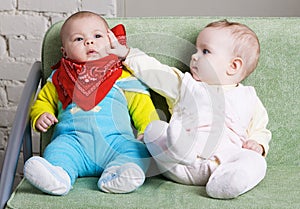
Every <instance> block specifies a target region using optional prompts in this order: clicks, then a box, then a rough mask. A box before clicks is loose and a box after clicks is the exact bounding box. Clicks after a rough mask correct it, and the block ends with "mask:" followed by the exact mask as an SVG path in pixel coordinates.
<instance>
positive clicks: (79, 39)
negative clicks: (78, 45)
mask: <svg viewBox="0 0 300 209" xmlns="http://www.w3.org/2000/svg"><path fill="white" fill-rule="evenodd" d="M82 40H83V38H81V37H77V38H75V41H82Z"/></svg>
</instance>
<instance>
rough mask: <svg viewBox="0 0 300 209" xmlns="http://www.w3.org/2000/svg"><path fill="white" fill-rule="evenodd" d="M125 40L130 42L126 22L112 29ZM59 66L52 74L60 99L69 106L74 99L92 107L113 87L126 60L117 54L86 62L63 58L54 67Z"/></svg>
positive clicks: (85, 108)
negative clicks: (125, 26)
mask: <svg viewBox="0 0 300 209" xmlns="http://www.w3.org/2000/svg"><path fill="white" fill-rule="evenodd" d="M111 30H112V32H113V33H114V34H115V36H116V37H117V39H118V41H119V42H120V43H121V44H124V45H125V44H126V32H125V28H124V26H123V25H121V24H120V25H117V26H116V27H114V28H112V29H111ZM52 68H53V69H57V70H56V71H55V73H54V74H53V76H52V82H53V84H54V85H55V87H56V90H57V93H58V99H59V100H60V101H61V103H62V105H63V109H65V108H66V107H67V106H68V105H69V104H70V103H71V102H74V103H76V104H77V105H78V106H79V107H80V108H81V109H83V110H85V111H88V110H91V109H92V108H93V107H95V106H96V105H97V104H98V103H99V102H100V101H101V100H102V99H103V98H104V97H105V96H106V95H107V93H108V92H109V91H110V89H111V88H112V86H113V85H114V83H115V81H116V80H117V79H118V78H119V77H120V76H121V74H122V64H121V61H120V60H119V59H118V57H117V56H116V55H109V56H106V57H103V58H101V59H98V60H92V61H87V62H84V63H79V62H72V61H71V60H67V59H65V58H62V59H61V60H60V62H59V63H58V64H57V65H55V66H54V67H52Z"/></svg>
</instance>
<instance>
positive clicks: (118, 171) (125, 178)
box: [98, 163, 145, 193]
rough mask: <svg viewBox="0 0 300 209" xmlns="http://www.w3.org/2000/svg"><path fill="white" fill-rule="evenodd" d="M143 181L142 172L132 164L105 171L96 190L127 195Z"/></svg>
mask: <svg viewBox="0 0 300 209" xmlns="http://www.w3.org/2000/svg"><path fill="white" fill-rule="evenodd" d="M144 181H145V174H144V172H143V170H142V169H141V168H140V167H139V166H138V165H136V164H134V163H126V164H124V165H122V166H112V167H110V168H108V169H106V170H105V171H104V172H103V174H102V176H101V177H100V179H99V181H98V188H99V189H100V190H101V191H103V192H107V193H129V192H132V191H134V190H136V189H137V188H138V187H140V186H141V185H142V184H143V183H144Z"/></svg>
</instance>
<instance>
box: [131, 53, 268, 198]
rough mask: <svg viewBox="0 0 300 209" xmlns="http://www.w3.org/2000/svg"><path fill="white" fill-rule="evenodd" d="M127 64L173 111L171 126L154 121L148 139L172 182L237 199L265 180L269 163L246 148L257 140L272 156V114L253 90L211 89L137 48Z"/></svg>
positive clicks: (151, 149)
mask: <svg viewBox="0 0 300 209" xmlns="http://www.w3.org/2000/svg"><path fill="white" fill-rule="evenodd" d="M125 65H126V66H128V67H129V68H130V69H131V70H132V71H133V72H134V74H135V75H136V76H137V77H138V78H140V79H141V80H142V81H143V82H145V83H146V84H147V85H148V86H149V87H150V88H152V89H153V90H154V91H157V92H158V93H160V94H161V95H163V96H165V97H166V99H167V102H168V104H169V106H170V109H171V111H172V117H171V119H170V122H169V123H166V122H164V121H154V122H152V123H151V124H150V125H149V126H148V127H147V129H146V130H145V136H144V140H145V143H146V145H147V148H148V149H149V151H150V153H151V155H152V156H153V158H154V159H155V161H156V164H157V166H158V168H159V170H160V171H161V172H162V173H163V174H164V175H165V176H166V177H168V178H170V179H172V180H174V181H176V182H179V183H183V184H192V185H206V190H207V193H208V195H209V196H211V197H215V198H234V197H237V196H238V195H240V194H243V193H245V192H247V191H248V190H250V189H252V188H253V187H254V186H256V185H257V184H258V183H259V182H260V181H261V180H262V179H263V178H264V176H265V173H266V168H267V166H266V161H265V158H264V157H263V156H261V155H260V154H258V153H256V152H254V151H252V150H248V149H243V148H242V144H243V142H245V141H247V140H249V139H252V140H255V141H257V142H258V143H259V144H261V145H262V146H263V147H264V150H265V153H267V151H268V148H269V147H268V143H269V141H270V139H271V133H270V131H269V130H267V129H266V125H267V122H268V115H267V112H266V110H265V108H264V107H263V105H262V103H261V101H260V100H259V98H258V97H257V95H256V92H255V89H254V88H253V87H250V86H243V85H242V84H237V85H228V86H220V85H218V86H212V85H207V84H206V83H204V82H198V81H196V80H194V79H193V78H192V76H191V75H190V74H189V73H185V74H183V73H182V72H180V71H179V70H178V69H175V68H171V67H169V66H166V65H163V64H161V63H159V62H158V61H157V60H155V59H154V58H151V57H149V56H147V55H146V54H144V53H143V52H141V51H139V50H137V49H131V51H130V53H129V55H128V58H127V59H126V60H125Z"/></svg>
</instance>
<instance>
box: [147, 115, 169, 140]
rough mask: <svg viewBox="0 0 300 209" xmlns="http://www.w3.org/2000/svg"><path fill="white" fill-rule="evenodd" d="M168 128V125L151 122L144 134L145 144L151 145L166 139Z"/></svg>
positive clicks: (163, 122) (160, 122) (159, 121)
mask: <svg viewBox="0 0 300 209" xmlns="http://www.w3.org/2000/svg"><path fill="white" fill-rule="evenodd" d="M167 128H168V123H167V122H165V121H161V120H156V121H153V122H151V123H150V124H149V125H148V126H147V128H146V129H145V133H144V141H145V143H152V142H155V141H157V140H159V139H161V138H166V136H167V135H166V132H167Z"/></svg>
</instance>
